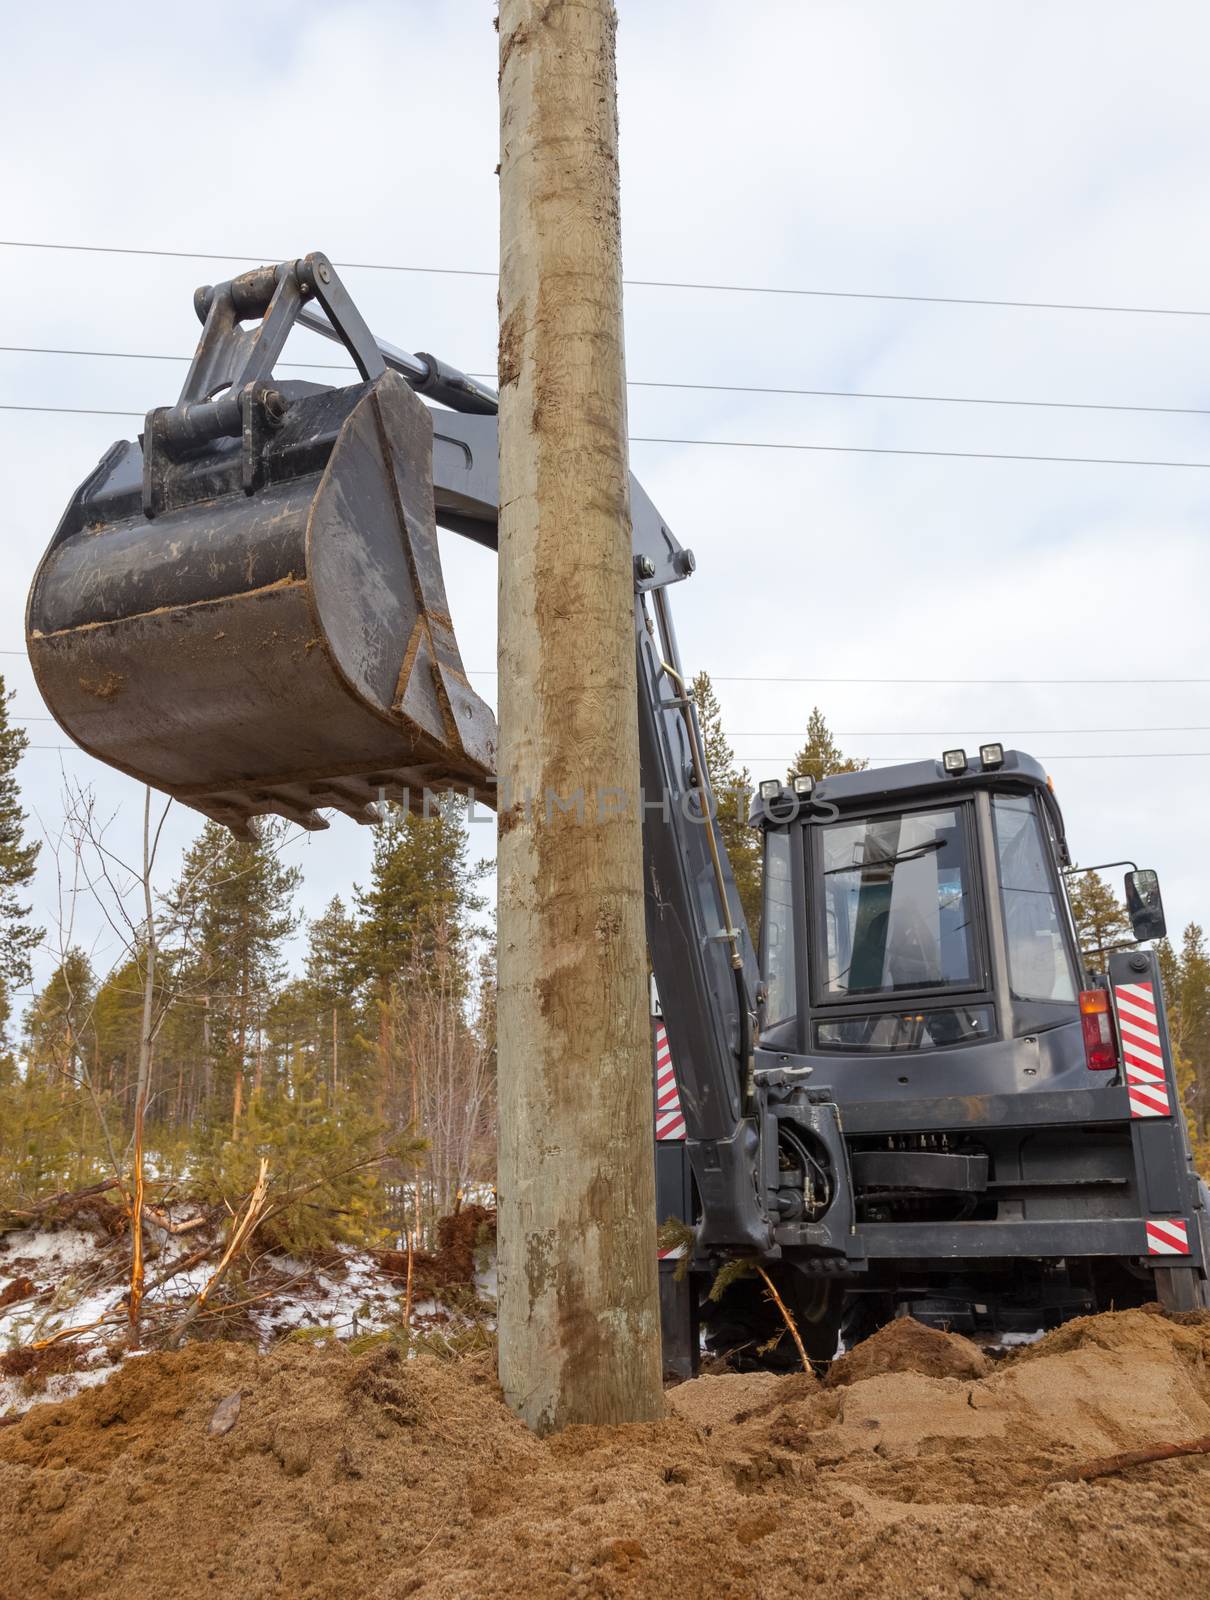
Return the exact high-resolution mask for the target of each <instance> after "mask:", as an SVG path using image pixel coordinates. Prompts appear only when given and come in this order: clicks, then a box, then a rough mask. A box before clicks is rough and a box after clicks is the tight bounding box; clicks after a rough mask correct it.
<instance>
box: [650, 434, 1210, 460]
mask: <svg viewBox="0 0 1210 1600" xmlns="http://www.w3.org/2000/svg"><path fill="white" fill-rule="evenodd" d="M630 443H631V444H676V445H707V446H712V447H713V448H714V449H716V450H721V449H729V450H809V451H826V452H828V453H829V454H837V455H855V456H934V457H938V458H944V459H946V460H960V461H1048V462H1056V463H1060V462H1061V463H1063V464H1065V465H1067V466H1081V467H1210V461H1149V460H1141V459H1140V460H1135V459H1132V458H1130V457H1127V456H1041V455H1025V454H1022V453H1018V452H1011V453H1010V452H1007V451H998V450H908V449H902V448H899V449H897V448H894V447H892V446H890V445H874V444H785V443H781V442H780V441H776V440H770V439H672V438H667V439H666V438H657V437H655V436H653V435H649V434H636V433H632V434H631V435H630Z"/></svg>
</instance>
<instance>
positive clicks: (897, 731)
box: [16, 711, 1210, 750]
mask: <svg viewBox="0 0 1210 1600" xmlns="http://www.w3.org/2000/svg"><path fill="white" fill-rule="evenodd" d="M16 718H17V721H18V722H19V723H26V722H54V721H55V718H54V717H42V716H31V715H28V714H26V713H24V712H21V711H17V712H16ZM724 731H725V732H726V736H727V738H728V739H795V738H797V737H798V736H799V734H800V733H801V732H802V731H803V730H802V729H800V728H774V729H771V730H769V731H768V732H764V733H759V732H757V731H756V730H754V729H752V728H728V729H726V730H724ZM985 732H986V728H983V729H980V728H846V727H844V725H843V724H842V725H841V726H840V727H838V728H837V730H836V733H837V737H840V736H842V735H843V737H844V738H846V739H951V738H954V737H955V736H956V735H957V734H960V733H973V734H978V735H980V736H982V734H984V733H985ZM997 732H998V733H1000V734H1001V735H1003V736H1005V737H1007V736H1008V735H1009V734H1012V735H1013V736H1014V737H1016V738H1025V739H1039V738H1049V737H1050V736H1051V735H1052V734H1054V735H1056V736H1060V735H1061V736H1062V737H1064V738H1067V737H1070V736H1072V735H1077V734H1080V735H1082V734H1087V735H1093V734H1095V735H1097V736H1098V737H1100V736H1103V735H1106V734H1111V733H1113V734H1119V733H1147V734H1151V733H1210V723H1189V724H1184V723H1181V724H1175V725H1173V724H1167V725H1164V726H1157V727H1151V728H1000V727H997ZM28 748H29V749H31V750H33V749H41V748H43V746H40V745H30V746H29V747H28ZM45 748H46V749H55V750H60V749H70V748H72V746H69V745H53V746H52V745H47V746H45Z"/></svg>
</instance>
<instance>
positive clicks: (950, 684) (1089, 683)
mask: <svg viewBox="0 0 1210 1600" xmlns="http://www.w3.org/2000/svg"><path fill="white" fill-rule="evenodd" d="M24 653H25V652H24V651H22V650H0V655H24ZM467 673H468V675H469V676H470V677H472V678H494V677H496V676H497V672H496V668H495V667H468V668H467ZM710 681H711V683H790V684H795V683H860V684H891V685H894V686H898V685H900V684H905V683H909V684H934V685H941V686H943V687H947V688H956V687H963V686H966V685H972V684H997V685H1001V686H1009V687H1020V686H1026V687H1029V686H1036V685H1039V684H1079V685H1082V686H1084V687H1087V688H1091V687H1093V686H1098V685H1102V684H1117V685H1119V686H1120V685H1123V684H1143V685H1147V686H1154V685H1156V684H1199V683H1210V678H790V677H786V678H769V677H765V678H756V677H735V676H730V675H728V674H726V673H722V672H718V673H715V672H712V673H711V674H710ZM1123 731H1124V730H1123Z"/></svg>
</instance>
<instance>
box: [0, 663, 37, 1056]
mask: <svg viewBox="0 0 1210 1600" xmlns="http://www.w3.org/2000/svg"><path fill="white" fill-rule="evenodd" d="M12 698H13V696H12V694H11V693H9V692H7V691H6V689H5V686H4V679H3V678H2V677H0V1034H2V1033H3V1029H4V1024H5V1023H6V1022H7V1020H8V1016H9V1013H10V1009H11V1004H12V1002H11V996H12V991H13V990H14V989H19V988H23V987H25V986H26V985H28V984H29V983H30V982H31V976H30V954H31V952H32V951H33V950H34V949H35V947H36V946H37V945H38V943H39V942H40V941H41V939H42V937H43V934H44V932H45V930H44V929H42V928H35V927H34V926H33V925H32V923H31V922H30V916H31V913H32V907H31V906H29V905H26V904H23V903H22V900H23V891H24V890H26V889H27V888H28V887H29V884H30V881H31V880H32V878H33V876H34V869H35V864H36V862H37V859H38V852H39V850H40V849H41V848H42V847H41V845H40V844H38V843H37V842H36V841H35V842H34V843H33V844H27V843H26V842H25V822H26V816H25V812H24V811H23V810H22V809H21V800H20V789H19V788H18V785H17V764H18V762H19V761H20V760H21V757H22V755H23V754H24V753H25V748H26V746H27V745H28V744H29V735H28V734H27V733H26V732H25V730H24V728H15V727H13V726H12V724H11V723H10V722H9V720H8V707H9V702H10V701H11V700H12Z"/></svg>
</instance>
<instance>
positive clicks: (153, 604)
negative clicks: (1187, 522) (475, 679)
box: [26, 255, 496, 833]
mask: <svg viewBox="0 0 1210 1600" xmlns="http://www.w3.org/2000/svg"><path fill="white" fill-rule="evenodd" d="M312 299H314V300H317V301H318V302H319V303H320V305H322V308H323V311H324V313H325V314H326V324H325V331H327V332H328V333H329V334H331V333H332V331H333V330H335V333H336V334H338V335H339V337H340V338H341V340H342V341H343V343H344V344H345V345H346V347H347V348H348V350H349V352H350V354H351V355H352V357H353V359H354V361H355V362H356V364H357V366H358V368H359V371H360V373H361V381H360V382H358V383H354V384H351V385H349V386H348V387H346V388H339V389H333V388H323V387H320V386H318V385H315V384H309V383H299V382H276V381H274V380H273V378H272V371H273V365H274V363H275V361H276V360H277V358H278V356H279V354H280V351H281V347H282V345H283V344H284V342H285V337H286V334H287V333H288V332H289V329H290V327H291V326H292V325H293V324H294V322H295V321H296V320H298V318H299V317H300V315H301V316H302V317H303V320H304V321H307V322H308V323H309V325H311V326H317V325H318V323H317V314H316V313H315V311H314V310H313V309H312V310H307V311H306V312H304V311H303V307H304V306H305V305H306V303H307V302H308V301H310V300H312ZM195 305H196V308H197V310H198V314H199V317H201V319H202V321H203V325H204V331H203V334H202V339H201V342H200V344H199V346H198V349H197V354H196V355H195V357H194V360H193V364H192V366H191V368H190V371H189V376H188V378H187V379H186V383H185V387H184V390H183V392H182V394H181V399H180V401H179V402H178V404H177V405H176V406H173V407H165V408H163V409H160V410H158V411H153V412H151V413H149V415H148V418H147V423H146V427H145V430H144V432H143V435H142V437H141V439H140V441H139V442H138V443H127V442H120V443H118V444H115V445H114V446H113V447H112V448H111V449H110V451H109V452H108V454H107V455H106V456H105V457H104V459H103V460H102V461H101V463H100V465H99V466H98V467H97V469H96V471H95V472H94V473H93V474H92V475H91V477H89V478H88V479H87V480H86V482H85V483H84V484H83V485H82V486H81V487H80V489H79V490H78V491H77V492H76V495H75V497H74V498H73V500H72V502H71V504H70V506H69V507H68V509H67V512H66V514H65V516H64V518H63V520H62V522H61V523H60V525H59V527H58V529H57V531H56V533H55V536H54V538H53V539H52V541H51V544H50V548H49V549H48V550H47V552H46V554H45V556H44V557H43V559H42V562H41V565H40V566H39V568H38V571H37V573H36V575H35V578H34V582H33V587H32V589H31V591H30V596H29V602H28V610H27V621H26V635H27V644H28V649H29V656H30V661H31V663H32V666H33V670H34V675H35V677H36V679H37V682H38V687H39V689H40V690H41V692H42V695H43V698H44V699H45V701H46V703H47V705H48V706H49V707H50V709H51V711H52V712H53V713H54V715H55V717H56V719H57V720H58V722H59V723H60V725H61V726H62V727H63V729H64V731H65V732H66V733H68V734H69V735H70V736H71V737H72V738H73V739H74V740H75V741H76V742H77V743H78V744H79V745H81V746H82V747H83V748H84V749H85V750H87V751H88V752H89V753H90V754H92V755H94V756H96V757H97V758H98V759H100V760H102V761H106V762H108V763H109V764H110V765H111V766H114V767H117V768H119V769H120V770H121V771H123V772H126V773H129V774H130V775H131V776H132V777H135V778H137V779H139V780H140V781H142V782H145V783H149V784H151V785H153V786H154V787H155V788H157V789H161V790H164V791H166V792H167V793H169V794H171V795H173V796H174V797H175V798H177V799H179V800H181V801H183V802H184V803H185V804H187V805H190V806H193V807H195V808H196V809H197V810H199V811H201V812H203V813H204V814H205V815H206V816H208V817H212V818H214V819H215V820H216V821H219V822H223V823H226V824H227V825H228V826H229V827H231V828H232V829H234V830H235V831H236V832H237V833H246V831H247V827H248V822H249V819H250V818H252V817H254V816H258V815H262V814H265V813H276V814H278V815H281V816H285V817H289V818H291V819H292V820H293V821H295V822H298V823H301V824H302V826H304V827H307V828H322V827H325V826H326V825H327V824H326V822H325V820H324V819H323V817H322V816H321V815H320V814H319V813H320V810H321V808H335V809H336V810H338V811H342V812H344V813H346V814H347V815H349V816H351V817H354V818H356V819H357V820H358V821H363V822H372V821H375V820H376V819H377V816H378V809H377V805H376V802H378V801H379V800H381V799H382V798H384V797H385V798H388V799H395V800H399V801H401V802H403V803H405V804H409V805H410V806H411V807H412V808H413V809H420V807H421V806H422V804H423V795H424V791H426V790H442V789H450V788H457V789H460V790H462V791H464V792H470V793H472V794H474V795H475V796H476V797H478V798H481V799H483V800H485V801H487V802H489V803H490V802H491V801H492V800H493V798H494V793H493V788H492V785H491V783H490V781H489V780H490V778H491V775H492V773H493V771H494V768H495V753H496V727H495V719H494V718H493V716H492V713H491V711H490V709H489V708H488V706H486V705H485V704H484V702H483V701H482V700H481V699H480V698H479V697H478V696H477V695H476V694H475V693H474V691H473V690H472V689H471V687H470V685H469V684H468V682H467V678H466V673H465V672H464V670H463V667H462V662H461V659H460V656H459V653H458V646H457V643H456V641H455V638H454V632H453V627H452V624H451V622H450V617H449V608H448V604H447V602H446V597H445V589H444V584H443V581H442V575H441V564H440V558H439V553H438V548H437V533H436V526H435V522H434V511H433V491H432V436H433V427H432V416H431V413H430V411H429V409H428V407H427V406H426V405H425V404H424V403H423V402H422V401H421V400H420V398H419V397H418V395H417V394H416V393H414V392H413V389H412V388H411V387H409V385H408V383H406V382H405V381H404V379H403V378H402V377H400V376H399V375H398V373H397V372H395V371H390V370H388V369H387V367H386V365H385V363H384V360H383V356H382V352H381V351H380V350H379V348H378V346H377V345H376V344H375V342H374V339H373V337H372V335H371V334H370V333H369V330H368V329H367V328H366V327H365V324H364V323H363V322H362V320H361V318H360V316H359V314H358V313H357V311H356V309H355V308H354V307H353V305H352V302H351V301H350V300H349V298H348V296H347V294H345V292H344V290H343V287H342V286H341V285H340V282H339V280H338V278H337V277H336V274H335V272H334V270H333V269H332V266H331V263H330V262H328V261H327V260H326V258H325V257H323V256H320V255H312V256H307V257H305V258H303V259H302V260H299V261H296V262H288V263H285V264H284V265H283V266H279V267H276V268H273V267H268V268H262V269H259V270H258V271H257V272H252V273H247V274H245V275H244V276H243V277H242V278H237V279H235V280H233V282H231V283H228V284H222V285H220V286H219V287H218V288H215V289H202V290H199V291H198V294H197V297H196V298H195ZM244 323H251V326H249V327H244V326H242V324H244ZM386 348H387V349H389V347H386ZM413 359H414V358H413Z"/></svg>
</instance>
